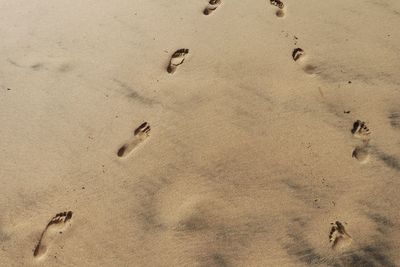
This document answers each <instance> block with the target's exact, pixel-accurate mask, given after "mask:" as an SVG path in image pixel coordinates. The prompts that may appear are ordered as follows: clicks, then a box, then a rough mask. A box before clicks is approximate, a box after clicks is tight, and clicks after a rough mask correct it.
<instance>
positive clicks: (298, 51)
mask: <svg viewBox="0 0 400 267" xmlns="http://www.w3.org/2000/svg"><path fill="white" fill-rule="evenodd" d="M292 58H293V60H294V61H296V62H298V63H299V64H300V65H301V66H302V68H303V70H304V72H305V73H307V74H310V75H311V74H315V73H317V67H316V66H314V65H312V64H308V63H307V57H306V54H305V52H304V50H303V49H302V48H300V47H297V48H295V49H293V51H292Z"/></svg>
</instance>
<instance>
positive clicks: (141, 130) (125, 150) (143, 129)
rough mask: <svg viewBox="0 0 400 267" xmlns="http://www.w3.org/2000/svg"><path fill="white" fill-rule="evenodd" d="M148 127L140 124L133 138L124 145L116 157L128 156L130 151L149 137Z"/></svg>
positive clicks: (145, 123)
mask: <svg viewBox="0 0 400 267" xmlns="http://www.w3.org/2000/svg"><path fill="white" fill-rule="evenodd" d="M149 133H150V125H149V124H148V123H147V122H144V123H142V124H141V125H140V126H139V127H137V128H136V130H135V131H134V133H133V138H132V140H131V141H129V142H128V143H126V144H124V145H123V146H122V147H121V148H120V149H119V150H118V152H117V155H118V157H120V158H121V157H126V156H128V155H129V154H130V153H131V152H132V150H133V149H134V148H135V147H137V146H138V145H139V144H141V143H142V142H143V141H144V140H145V139H147V137H149Z"/></svg>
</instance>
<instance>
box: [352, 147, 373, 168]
mask: <svg viewBox="0 0 400 267" xmlns="http://www.w3.org/2000/svg"><path fill="white" fill-rule="evenodd" d="M352 157H353V158H355V159H357V160H358V161H359V162H360V163H363V164H364V163H367V162H368V161H369V158H370V156H369V149H368V146H367V145H364V146H358V147H356V148H355V149H354V150H353V154H352Z"/></svg>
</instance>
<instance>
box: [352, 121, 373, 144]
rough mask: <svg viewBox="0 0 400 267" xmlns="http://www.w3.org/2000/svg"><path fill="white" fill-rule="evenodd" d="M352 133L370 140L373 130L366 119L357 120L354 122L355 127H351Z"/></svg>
mask: <svg viewBox="0 0 400 267" xmlns="http://www.w3.org/2000/svg"><path fill="white" fill-rule="evenodd" d="M351 133H352V134H353V136H354V137H357V138H360V139H363V140H368V139H369V135H370V133H371V132H370V130H369V129H368V127H367V125H366V123H365V122H364V121H360V120H356V121H355V122H354V123H353V129H351Z"/></svg>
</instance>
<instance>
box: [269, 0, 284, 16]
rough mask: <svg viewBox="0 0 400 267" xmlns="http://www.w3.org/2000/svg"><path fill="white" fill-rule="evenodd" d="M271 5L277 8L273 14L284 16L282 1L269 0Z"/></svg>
mask: <svg viewBox="0 0 400 267" xmlns="http://www.w3.org/2000/svg"><path fill="white" fill-rule="evenodd" d="M270 3H271V5H273V6H276V7H277V8H278V10H277V11H276V12H275V15H276V16H277V17H279V18H282V17H283V16H285V11H284V8H285V5H284V4H283V2H282V1H280V0H270Z"/></svg>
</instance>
